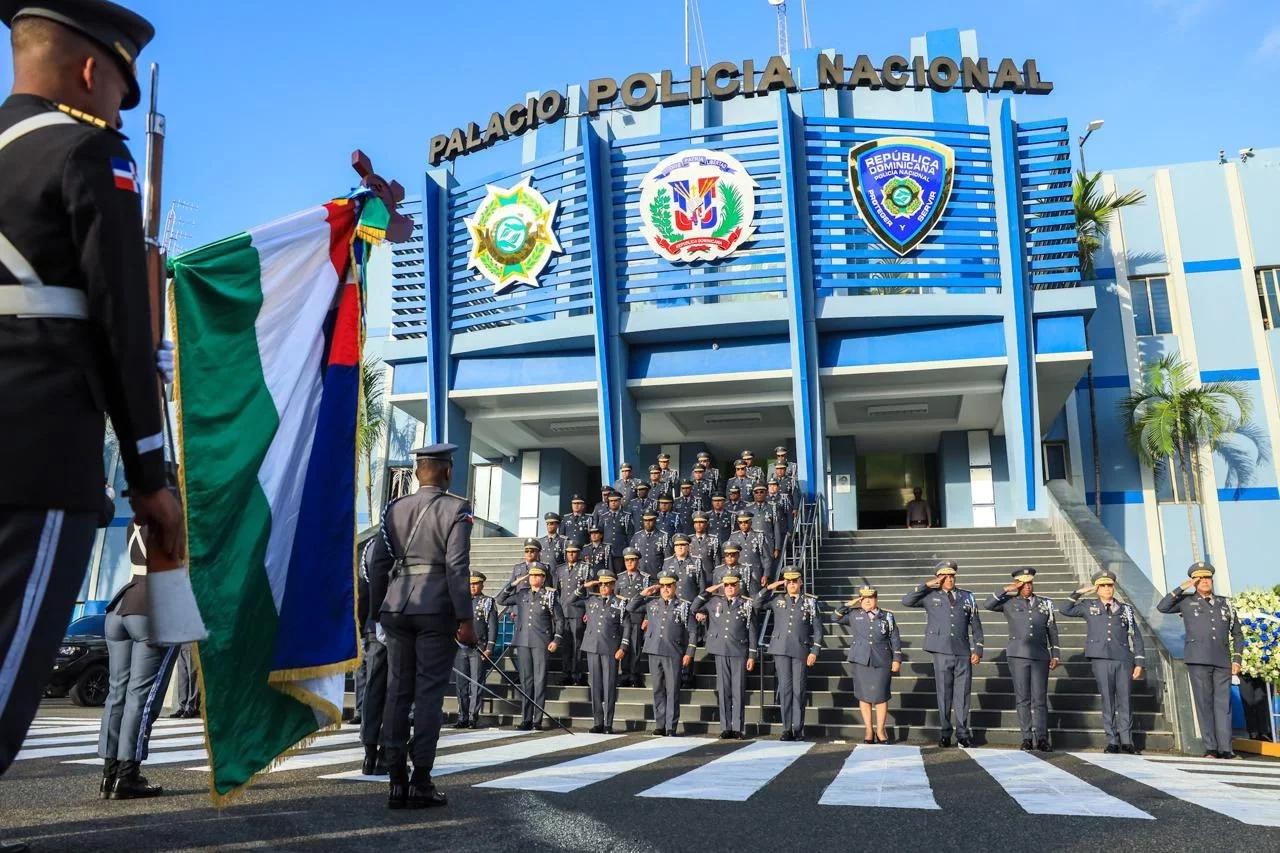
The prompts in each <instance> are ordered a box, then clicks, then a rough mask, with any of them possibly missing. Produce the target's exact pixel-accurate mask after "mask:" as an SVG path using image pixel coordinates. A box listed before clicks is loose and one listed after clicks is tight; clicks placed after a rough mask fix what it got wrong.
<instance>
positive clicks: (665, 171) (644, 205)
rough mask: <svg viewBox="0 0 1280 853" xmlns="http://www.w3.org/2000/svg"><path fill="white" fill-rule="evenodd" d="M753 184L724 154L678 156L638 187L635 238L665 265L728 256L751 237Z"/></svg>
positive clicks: (693, 152) (698, 151)
mask: <svg viewBox="0 0 1280 853" xmlns="http://www.w3.org/2000/svg"><path fill="white" fill-rule="evenodd" d="M755 216H756V182H755V181H754V180H753V179H752V178H751V176H750V175H748V174H747V170H746V169H745V168H744V167H743V165H742V164H741V163H739V162H738V161H737V160H736V159H734V158H733V157H732V156H730V155H728V154H722V153H720V152H718V151H708V150H706V149H701V148H699V149H693V150H690V151H681V152H680V153H679V154H673V155H671V156H670V157H668V158H666V159H665V160H663V161H662V162H661V163H659V164H658V165H657V166H655V167H653V170H652V171H650V172H649V174H647V175H645V178H644V180H643V181H642V182H641V183H640V220H641V223H642V224H641V226H640V233H642V234H643V235H644V238H645V240H646V241H647V242H648V243H649V247H650V248H652V249H653V250H654V251H655V252H657V253H658V254H659V255H660V256H661V257H663V258H665V259H667V260H668V261H672V262H677V261H715V260H719V259H720V258H724V257H727V256H729V255H731V254H733V253H734V252H735V251H737V250H738V248H739V247H741V246H742V245H743V244H744V243H746V242H747V241H748V240H750V239H751V235H752V234H753V233H754V232H755V226H754V224H753V223H754V221H755Z"/></svg>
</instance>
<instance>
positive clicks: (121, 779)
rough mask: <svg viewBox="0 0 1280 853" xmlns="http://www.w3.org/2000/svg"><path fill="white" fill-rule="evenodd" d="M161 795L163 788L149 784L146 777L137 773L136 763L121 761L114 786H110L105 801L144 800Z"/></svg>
mask: <svg viewBox="0 0 1280 853" xmlns="http://www.w3.org/2000/svg"><path fill="white" fill-rule="evenodd" d="M163 793H164V788H161V787H160V786H159V785H151V784H149V783H148V782H147V777H145V776H143V775H142V774H140V773H139V772H138V762H136V761H121V762H120V769H119V772H118V773H117V775H116V781H115V784H113V785H112V786H111V793H109V794H108V795H107V799H109V800H145V799H149V798H151V797H158V796H160V795H161V794H163Z"/></svg>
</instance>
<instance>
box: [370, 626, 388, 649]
mask: <svg viewBox="0 0 1280 853" xmlns="http://www.w3.org/2000/svg"><path fill="white" fill-rule="evenodd" d="M373 636H374V637H376V638H377V640H378V642H379V643H382V645H384V646H385V645H386V644H387V632H386V631H385V630H383V627H382V623H381V622H379V623H378V624H377V625H375V626H374V628H373Z"/></svg>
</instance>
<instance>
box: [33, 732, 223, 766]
mask: <svg viewBox="0 0 1280 853" xmlns="http://www.w3.org/2000/svg"><path fill="white" fill-rule="evenodd" d="M202 743H204V735H203V734H194V735H188V736H187V737H153V738H151V748H152V749H155V750H158V749H174V748H176V747H179V746H197V745H199V744H202ZM97 754H98V743H97V738H95V739H94V742H93V743H82V744H77V745H74V746H50V747H44V748H37V749H25V750H23V751H22V752H19V753H18V755H17V758H18V759H24V760H30V759H32V758H66V757H69V756H72V755H97ZM94 763H101V762H99V761H98V759H96V758H95V759H94Z"/></svg>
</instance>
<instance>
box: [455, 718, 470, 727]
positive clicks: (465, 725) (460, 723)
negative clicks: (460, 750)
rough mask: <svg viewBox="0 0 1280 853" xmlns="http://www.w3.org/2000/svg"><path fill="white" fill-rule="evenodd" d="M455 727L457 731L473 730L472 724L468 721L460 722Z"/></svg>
mask: <svg viewBox="0 0 1280 853" xmlns="http://www.w3.org/2000/svg"><path fill="white" fill-rule="evenodd" d="M453 727H454V728H455V729H469V728H471V724H470V723H468V722H467V721H466V720H458V722H456V723H454V724H453Z"/></svg>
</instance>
